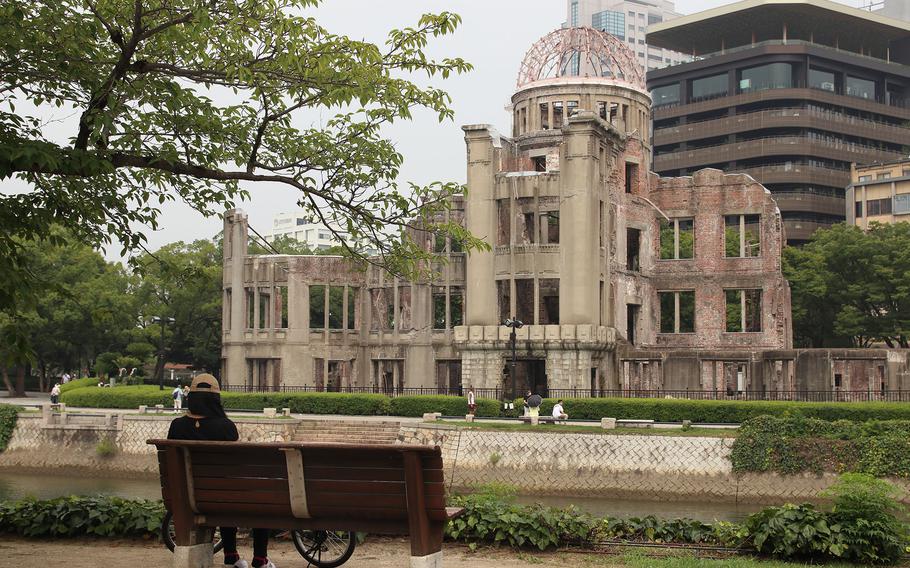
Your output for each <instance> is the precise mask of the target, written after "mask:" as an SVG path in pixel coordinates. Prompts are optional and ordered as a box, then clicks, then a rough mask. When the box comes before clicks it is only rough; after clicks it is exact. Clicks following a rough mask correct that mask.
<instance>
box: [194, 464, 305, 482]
mask: <svg viewBox="0 0 910 568" xmlns="http://www.w3.org/2000/svg"><path fill="white" fill-rule="evenodd" d="M193 477H194V478H196V477H221V478H224V479H238V478H247V477H251V478H264V479H287V478H288V470H287V465H285V464H282V465H280V466H277V465H257V464H247V463H241V464H234V465H233V466H231V467H230V468H225V467H224V466H220V465H199V464H196V463H194V464H193Z"/></svg>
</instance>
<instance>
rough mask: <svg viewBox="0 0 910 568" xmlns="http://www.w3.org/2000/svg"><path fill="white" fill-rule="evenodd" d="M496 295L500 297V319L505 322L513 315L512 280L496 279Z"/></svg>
mask: <svg viewBox="0 0 910 568" xmlns="http://www.w3.org/2000/svg"><path fill="white" fill-rule="evenodd" d="M496 296H497V298H499V321H500V322H504V321H506V320H507V319H510V318H511V317H512V294H511V281H509V280H497V281H496Z"/></svg>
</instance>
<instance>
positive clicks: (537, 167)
mask: <svg viewBox="0 0 910 568" xmlns="http://www.w3.org/2000/svg"><path fill="white" fill-rule="evenodd" d="M531 160H532V161H533V162H534V171H535V172H545V171H547V157H546V156H534V157H533V158H531Z"/></svg>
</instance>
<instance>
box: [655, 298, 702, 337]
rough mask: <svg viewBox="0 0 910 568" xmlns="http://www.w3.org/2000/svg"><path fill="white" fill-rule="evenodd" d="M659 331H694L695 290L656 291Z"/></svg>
mask: <svg viewBox="0 0 910 568" xmlns="http://www.w3.org/2000/svg"><path fill="white" fill-rule="evenodd" d="M657 295H658V297H659V298H660V332H661V333H695V291H694V290H690V291H682V292H658V293H657Z"/></svg>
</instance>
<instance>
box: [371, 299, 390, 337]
mask: <svg viewBox="0 0 910 568" xmlns="http://www.w3.org/2000/svg"><path fill="white" fill-rule="evenodd" d="M387 299H388V302H389V303H391V297H390V295H387V294H386V290H385V288H374V289H372V290H370V330H371V331H379V330H382V329H390V328H388V327H386V324H387V323H388V321H387V320H388V315H387V310H388V308H387V305H388V304H387Z"/></svg>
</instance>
